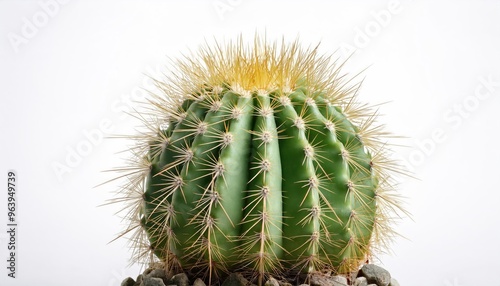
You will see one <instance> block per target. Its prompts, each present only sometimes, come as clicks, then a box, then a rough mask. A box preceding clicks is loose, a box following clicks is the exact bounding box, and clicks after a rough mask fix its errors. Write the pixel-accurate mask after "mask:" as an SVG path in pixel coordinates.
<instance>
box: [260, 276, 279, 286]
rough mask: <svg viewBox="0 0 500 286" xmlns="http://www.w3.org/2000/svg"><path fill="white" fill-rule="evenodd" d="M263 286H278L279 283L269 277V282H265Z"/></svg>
mask: <svg viewBox="0 0 500 286" xmlns="http://www.w3.org/2000/svg"><path fill="white" fill-rule="evenodd" d="M264 286H280V283H278V280H276V279H274V278H273V277H270V278H269V280H267V282H266V284H264Z"/></svg>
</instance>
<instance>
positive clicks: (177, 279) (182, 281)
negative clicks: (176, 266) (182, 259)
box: [172, 273, 189, 286]
mask: <svg viewBox="0 0 500 286" xmlns="http://www.w3.org/2000/svg"><path fill="white" fill-rule="evenodd" d="M172 283H173V284H175V285H177V286H189V278H188V277H187V275H186V273H179V274H176V275H174V276H173V277H172Z"/></svg>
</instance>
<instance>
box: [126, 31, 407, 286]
mask: <svg viewBox="0 0 500 286" xmlns="http://www.w3.org/2000/svg"><path fill="white" fill-rule="evenodd" d="M176 64H177V67H178V70H177V72H176V73H174V74H173V76H171V77H170V78H168V79H167V80H157V81H156V84H157V87H158V89H159V90H160V91H161V92H160V93H158V94H156V95H155V96H154V97H153V99H152V100H151V101H150V104H151V106H152V108H150V109H149V110H151V113H150V114H147V113H144V114H142V115H141V117H142V118H144V121H146V127H147V128H148V130H149V131H148V132H145V133H144V136H143V138H142V139H141V140H139V141H140V142H139V143H140V144H139V145H138V146H139V147H138V148H139V149H138V150H136V152H134V154H135V156H136V158H137V159H136V161H137V162H138V165H139V168H138V171H135V170H134V172H133V173H132V174H129V175H128V177H129V181H130V183H129V184H128V185H127V187H126V188H125V190H128V193H127V194H126V197H128V198H135V199H134V200H133V203H132V204H131V206H132V211H131V212H129V219H130V221H131V226H130V228H129V229H127V230H126V232H129V231H132V230H136V232H135V236H134V238H133V241H134V242H135V243H136V250H137V251H138V252H136V256H137V258H142V257H145V256H147V255H146V254H148V253H149V254H151V255H150V256H151V257H153V260H154V259H159V260H161V261H162V262H164V263H165V265H166V267H168V268H177V269H181V268H182V269H184V270H189V271H199V272H203V273H204V274H206V275H207V276H209V277H210V280H212V279H213V278H215V277H216V276H219V275H220V274H222V273H227V272H228V271H234V270H244V271H249V272H250V273H252V274H253V275H254V277H255V276H258V277H259V278H260V280H262V278H263V277H264V276H265V275H268V274H276V273H283V272H286V271H292V272H295V273H299V272H300V273H311V272H314V271H319V270H324V269H332V270H334V271H336V272H337V273H349V272H352V271H355V270H357V269H358V267H359V266H360V265H361V264H362V263H364V261H366V259H367V258H368V257H371V255H372V254H373V251H374V250H376V249H377V248H378V247H379V246H381V245H382V246H384V245H385V244H386V243H387V241H388V240H390V239H391V237H392V234H393V232H392V230H391V224H390V223H391V220H392V218H393V215H394V211H395V210H396V209H397V208H399V206H398V202H397V199H395V198H396V197H395V196H394V195H393V193H392V191H393V190H392V188H391V183H392V179H391V173H392V172H393V171H394V170H396V167H395V166H394V165H393V164H392V162H391V160H390V159H388V157H387V156H386V155H387V150H386V149H385V146H386V145H385V141H384V139H383V136H384V135H385V133H384V132H383V131H381V129H380V126H378V125H374V122H375V120H374V119H375V113H374V112H373V111H372V110H371V108H369V107H367V106H366V105H362V104H358V103H357V102H356V100H355V95H356V93H357V91H358V88H359V84H351V81H350V80H347V79H346V77H345V75H343V74H341V73H340V69H339V67H338V65H337V63H336V62H332V61H331V60H330V58H329V57H325V56H320V55H318V53H317V49H306V50H304V49H302V48H300V46H299V43H298V42H297V41H296V42H294V43H291V44H285V43H282V44H281V45H277V44H275V43H272V44H269V43H267V42H266V41H265V40H263V39H259V38H258V37H256V39H255V41H254V43H253V46H247V45H245V44H244V43H243V41H242V40H241V39H239V40H238V41H237V42H236V43H232V44H229V45H227V46H226V47H222V46H221V45H216V47H215V48H213V47H210V46H206V47H204V48H202V49H201V50H200V52H199V53H198V54H197V55H196V56H195V59H187V60H184V61H178V62H177V63H176ZM147 115H150V116H149V117H148V116H147ZM396 171H397V170H396ZM153 254H154V256H153Z"/></svg>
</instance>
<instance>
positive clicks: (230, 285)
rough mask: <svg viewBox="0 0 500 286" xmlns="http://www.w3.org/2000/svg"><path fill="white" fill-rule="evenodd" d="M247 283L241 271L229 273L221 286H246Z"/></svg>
mask: <svg viewBox="0 0 500 286" xmlns="http://www.w3.org/2000/svg"><path fill="white" fill-rule="evenodd" d="M248 284H249V283H248V280H247V279H245V277H243V275H241V273H231V274H230V275H229V277H227V278H226V280H224V283H222V285H221V286H246V285H248Z"/></svg>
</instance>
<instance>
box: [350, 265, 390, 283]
mask: <svg viewBox="0 0 500 286" xmlns="http://www.w3.org/2000/svg"><path fill="white" fill-rule="evenodd" d="M358 276H363V277H366V280H367V281H368V283H370V284H376V285H377V286H389V283H391V274H389V272H388V271H387V270H385V269H384V268H382V267H380V266H377V265H374V264H366V265H364V266H363V267H362V268H361V270H360V271H359V273H358Z"/></svg>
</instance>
